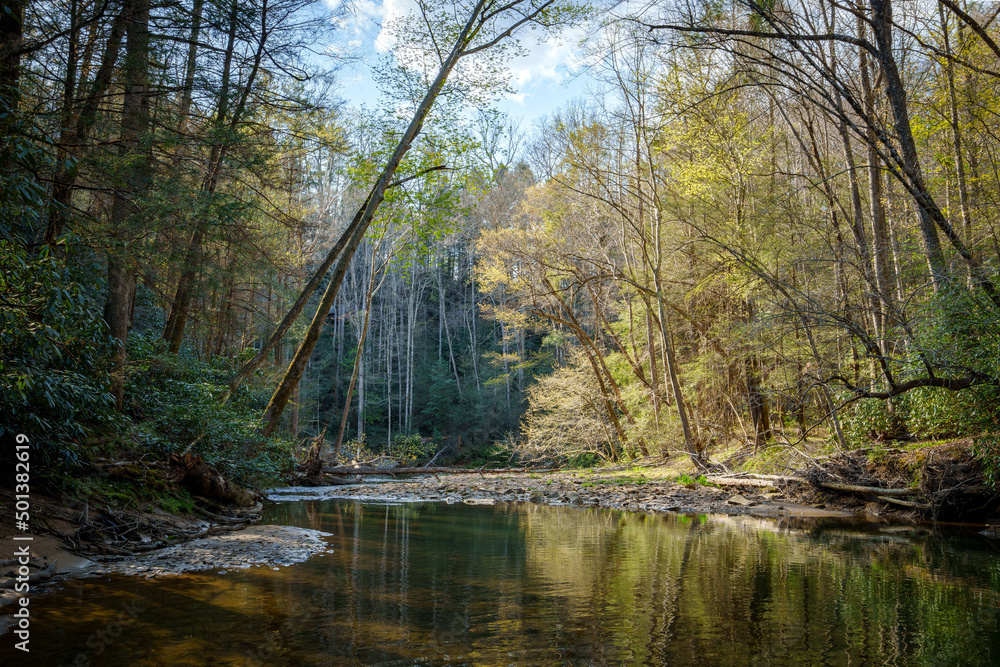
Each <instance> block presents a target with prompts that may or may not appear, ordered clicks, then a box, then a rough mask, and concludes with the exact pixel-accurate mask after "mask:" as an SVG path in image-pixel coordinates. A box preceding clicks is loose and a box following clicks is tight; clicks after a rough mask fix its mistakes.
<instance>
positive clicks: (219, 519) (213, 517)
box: [194, 505, 250, 524]
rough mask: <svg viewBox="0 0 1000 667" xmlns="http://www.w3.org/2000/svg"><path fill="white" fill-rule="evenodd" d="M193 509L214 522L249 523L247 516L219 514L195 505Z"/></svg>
mask: <svg viewBox="0 0 1000 667" xmlns="http://www.w3.org/2000/svg"><path fill="white" fill-rule="evenodd" d="M194 511H195V512H197V513H198V514H200V515H202V516H203V517H205V518H206V519H209V520H211V521H215V522H216V523H229V524H235V523H249V522H250V519H249V518H242V517H231V516H221V515H219V514H214V513H212V512H209V511H208V510H203V509H202V508H200V507H198V506H197V505H195V506H194Z"/></svg>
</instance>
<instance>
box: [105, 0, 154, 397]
mask: <svg viewBox="0 0 1000 667" xmlns="http://www.w3.org/2000/svg"><path fill="white" fill-rule="evenodd" d="M126 34H127V41H126V47H125V58H126V63H125V77H124V78H125V95H124V98H123V104H122V123H121V127H122V129H121V149H120V155H121V159H122V160H124V161H126V162H127V165H126V166H127V167H128V173H129V176H128V179H127V183H126V185H125V186H124V188H127V189H123V188H119V189H118V190H117V191H116V192H115V197H114V203H113V205H112V210H111V228H112V233H113V234H115V236H117V237H118V239H119V240H120V241H130V240H133V239H134V238H135V237H136V236H138V234H137V233H136V231H137V230H136V229H135V227H136V225H137V221H138V217H137V215H136V210H135V209H136V203H135V201H134V198H135V197H138V196H139V195H141V193H142V192H143V191H144V190H145V189H146V187H147V186H148V181H149V171H150V167H151V164H150V156H149V153H148V151H147V150H145V149H144V148H143V146H142V141H143V136H144V135H145V134H146V132H147V131H148V129H149V104H150V90H149V0H132V4H131V11H130V13H129V21H128V27H127V30H126ZM133 261H134V260H133V259H132V258H129V259H120V258H118V257H116V256H114V254H111V255H110V256H109V257H108V294H107V299H106V301H105V305H104V320H105V321H106V322H107V324H108V329H109V331H110V333H111V335H112V336H113V337H114V338H115V339H116V340H118V344H119V347H118V350H117V351H116V353H115V355H114V358H113V359H112V369H111V393H112V395H113V396H114V397H115V403H116V405H117V406H118V409H119V410H121V409H122V407H123V392H124V386H125V341H126V339H127V338H128V334H129V331H130V330H131V328H132V321H133V315H134V312H135V291H136V283H137V279H136V275H137V267H136V266H135V264H134V263H133Z"/></svg>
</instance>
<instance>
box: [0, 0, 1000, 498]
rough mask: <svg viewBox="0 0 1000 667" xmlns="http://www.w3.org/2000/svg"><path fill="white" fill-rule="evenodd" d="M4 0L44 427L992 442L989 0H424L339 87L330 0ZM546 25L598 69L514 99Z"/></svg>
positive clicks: (22, 337)
mask: <svg viewBox="0 0 1000 667" xmlns="http://www.w3.org/2000/svg"><path fill="white" fill-rule="evenodd" d="M2 2H3V9H4V11H3V12H2V14H0V209H2V211H0V264H2V266H3V274H2V277H0V341H2V354H0V431H2V432H3V434H4V435H5V436H7V435H8V434H9V433H16V432H27V433H30V434H32V436H33V442H35V443H36V445H37V446H38V447H39V448H40V452H41V453H42V454H43V456H44V457H45V458H46V460H47V461H49V462H51V463H53V464H59V465H70V466H72V465H74V464H77V463H79V462H80V461H82V460H86V459H88V458H90V457H93V456H99V455H103V454H105V453H107V452H111V451H114V450H115V449H116V448H123V447H124V448H134V449H139V450H143V451H149V452H154V453H156V454H158V455H164V456H165V455H166V454H168V453H173V452H181V451H194V452H195V453H197V454H199V455H201V456H204V457H205V458H206V459H207V460H209V461H210V462H212V463H215V464H216V465H219V466H220V467H223V468H224V469H226V470H227V471H228V472H229V473H230V474H233V475H235V476H236V478H237V479H240V480H242V481H247V482H251V481H254V480H255V479H257V478H259V477H260V476H261V475H264V476H267V475H273V474H276V473H278V472H280V471H283V470H286V469H288V468H289V466H290V465H291V464H292V461H293V455H294V453H295V452H297V451H298V450H299V449H301V448H302V446H303V445H304V444H305V443H307V442H309V441H312V442H314V443H316V442H319V443H323V442H324V440H325V442H326V446H327V447H328V448H330V449H331V450H333V452H334V453H335V454H336V455H337V456H345V457H346V456H354V457H362V458H370V457H372V456H374V455H376V454H379V453H385V454H389V455H392V456H396V457H401V458H407V457H408V458H424V459H429V458H431V457H432V456H434V455H435V454H439V453H445V454H446V455H447V456H446V458H447V457H451V458H454V459H465V460H478V461H482V462H486V461H490V460H493V461H509V460H511V459H512V458H514V457H520V458H522V459H527V460H548V459H559V460H562V461H577V462H593V461H597V460H619V459H634V458H636V457H640V456H669V455H671V454H673V453H675V452H680V453H682V454H684V455H685V456H689V457H691V459H692V460H694V461H696V462H698V463H699V464H700V465H703V464H705V463H706V462H707V461H708V460H709V459H710V458H711V457H712V456H713V455H715V454H717V453H719V452H722V451H731V450H732V449H733V448H740V447H743V448H752V449H753V451H759V450H760V449H761V448H765V447H767V446H768V445H770V444H772V443H775V442H781V443H785V444H790V445H793V446H794V445H796V444H798V443H801V442H803V441H805V440H807V439H814V440H816V439H818V440H822V441H824V442H826V443H828V445H829V446H830V447H831V448H832V449H851V448H854V447H858V446H861V445H863V444H865V443H870V442H871V441H873V440H878V441H888V440H903V439H912V438H946V437H959V436H975V437H976V440H975V445H974V446H975V448H976V451H977V453H978V455H979V456H980V457H981V459H982V460H983V462H984V463H986V464H987V465H986V469H987V471H992V472H989V475H992V477H990V479H995V476H996V474H997V473H996V470H997V469H998V467H1000V444H998V443H1000V437H998V436H997V435H996V433H997V431H998V425H1000V279H998V271H1000V237H998V227H997V220H998V213H1000V211H998V206H1000V170H998V164H1000V163H998V159H1000V156H998V151H1000V140H998V137H997V134H996V132H995V126H996V123H995V122H994V121H995V118H996V117H997V114H998V113H1000V45H998V42H1000V33H998V31H997V27H996V18H997V12H998V10H997V7H996V5H995V3H989V2H976V1H964V2H955V1H953V0H937V2H936V3H915V2H902V1H900V0H896V1H895V2H892V0H870V1H867V2H852V3H847V4H843V3H831V2H827V1H826V0H815V1H809V2H802V3H791V4H789V3H778V2H757V1H756V0H726V1H724V2H714V1H713V2H708V1H707V0H706V1H702V0H691V1H687V2H679V1H674V0H664V1H661V2H653V3H643V4H641V5H640V4H635V3H613V4H608V5H600V4H599V3H572V2H565V1H554V0H514V1H512V2H506V3H497V2H494V1H492V0H478V1H471V0H460V1H453V2H446V1H444V0H415V1H414V2H413V3H412V6H410V8H411V9H412V10H413V11H412V12H410V13H409V14H406V15H403V16H398V17H396V18H394V19H393V20H392V21H390V22H387V24H386V25H385V26H384V27H385V29H386V30H388V31H389V32H388V34H391V36H392V40H391V45H390V46H389V47H387V49H388V50H387V54H386V56H385V57H384V58H383V59H382V60H381V61H380V64H378V65H377V67H376V71H377V77H376V78H377V80H378V82H379V85H380V90H381V91H382V94H381V97H380V99H381V100H382V102H381V103H380V104H379V105H378V106H377V107H375V108H368V107H362V108H354V107H350V106H348V105H347V104H345V103H344V102H343V101H342V100H341V99H339V98H338V95H337V91H338V87H339V86H342V85H343V84H344V79H345V77H346V76H347V74H345V72H346V71H347V70H346V68H348V66H349V65H350V64H351V60H352V58H355V57H358V56H357V54H353V55H352V54H351V53H350V52H348V51H345V50H343V49H339V48H332V47H331V45H332V44H334V43H335V42H336V41H337V39H339V37H338V35H337V31H338V30H342V29H343V23H344V22H343V21H342V20H341V19H342V18H343V14H344V13H349V12H351V11H353V9H352V5H351V4H350V3H349V2H348V3H334V4H335V5H336V6H335V8H333V9H331V6H333V5H324V4H322V3H316V2H308V1H307V0H247V1H244V2H235V1H226V0H207V1H206V0H180V1H178V2H169V3H151V2H150V1H149V0H2ZM408 6H409V5H408ZM557 38H558V39H569V40H572V39H577V38H579V39H580V41H579V43H578V44H575V46H574V48H578V49H579V51H580V54H581V55H580V60H581V63H583V64H584V65H585V68H586V76H587V77H589V79H590V80H591V81H592V85H591V86H590V92H588V93H587V94H586V95H584V96H582V97H580V98H578V99H576V100H574V101H573V102H571V103H569V104H567V105H565V106H564V107H562V108H561V109H559V110H558V111H557V112H555V113H553V114H550V115H549V116H547V117H546V118H544V119H543V120H542V121H540V122H539V123H538V124H537V125H536V126H535V127H523V126H521V125H519V123H518V122H517V120H516V119H514V118H511V117H508V116H505V115H504V114H503V113H501V112H500V111H498V105H497V103H498V101H500V100H502V99H504V98H505V97H506V96H510V95H513V94H515V93H516V85H517V81H516V80H514V79H512V78H511V77H510V73H509V70H508V64H509V62H510V61H511V59H512V58H514V57H516V56H517V55H518V54H519V53H523V52H524V50H525V49H527V48H529V47H530V45H531V44H533V43H534V40H539V39H540V40H553V39H557Z"/></svg>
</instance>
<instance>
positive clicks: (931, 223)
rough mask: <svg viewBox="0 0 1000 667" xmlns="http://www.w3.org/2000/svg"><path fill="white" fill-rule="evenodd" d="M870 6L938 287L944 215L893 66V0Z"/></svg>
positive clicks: (942, 272)
mask: <svg viewBox="0 0 1000 667" xmlns="http://www.w3.org/2000/svg"><path fill="white" fill-rule="evenodd" d="M871 8H872V27H873V30H874V33H875V43H876V46H877V49H878V61H879V66H880V67H881V69H882V75H883V77H884V79H885V93H886V97H887V99H888V101H889V106H890V108H891V109H892V114H893V120H894V125H895V128H896V136H897V138H898V141H899V146H900V152H901V162H902V164H901V166H902V168H903V171H904V173H905V175H906V179H907V181H908V182H907V183H904V185H905V186H907V190H909V191H910V193H911V194H912V195H913V196H914V200H915V202H916V204H917V213H918V217H919V225H918V227H919V230H920V240H921V243H922V244H923V249H924V257H925V259H926V261H927V267H928V270H929V271H930V276H931V281H932V282H933V284H934V286H935V289H939V288H940V287H941V286H942V284H943V282H944V281H945V280H946V279H947V277H948V267H947V264H946V263H945V259H944V253H943V251H942V250H941V241H940V239H939V238H938V234H937V227H936V225H935V217H937V216H940V217H941V218H942V219H943V216H941V212H940V210H939V209H938V208H937V204H935V203H934V201H933V199H931V197H930V194H929V193H928V192H927V188H926V186H925V185H924V176H923V171H922V170H921V168H920V158H919V156H918V155H917V145H916V143H915V142H914V140H913V132H912V130H911V128H910V115H909V111H908V110H907V101H906V89H905V88H904V87H903V80H902V78H901V77H900V75H899V69H898V67H897V66H896V58H895V57H894V56H893V55H892V47H893V42H892V26H893V23H892V0H871ZM935 214H936V215H935Z"/></svg>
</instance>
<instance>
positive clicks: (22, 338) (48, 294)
mask: <svg viewBox="0 0 1000 667" xmlns="http://www.w3.org/2000/svg"><path fill="white" fill-rule="evenodd" d="M0 266H3V267H4V269H3V271H2V273H0V300H2V304H3V305H2V307H0V349H2V350H3V352H2V354H0V436H3V435H5V434H7V433H8V432H12V431H13V432H20V433H26V434H28V435H29V437H30V438H31V440H32V442H33V443H35V444H36V446H38V448H39V454H40V456H41V462H45V463H50V464H51V463H57V464H59V463H69V464H72V463H76V462H78V461H79V455H80V450H79V447H80V445H81V443H82V441H84V440H85V439H86V438H87V437H88V436H90V435H91V434H92V433H94V432H95V431H101V432H114V431H118V430H120V428H121V427H122V426H123V421H122V419H121V418H120V416H119V415H118V412H117V411H116V410H115V405H114V399H113V397H112V396H111V394H110V392H109V387H108V384H107V381H106V380H105V379H103V378H105V377H106V363H107V360H108V359H109V358H110V357H111V355H112V353H113V352H114V349H115V346H116V345H117V342H116V341H115V340H114V339H113V338H111V337H110V336H109V335H108V332H107V327H106V326H105V324H104V320H103V318H102V316H101V311H100V307H99V306H98V304H97V303H95V301H94V300H93V299H92V298H90V297H89V296H88V295H87V294H86V293H85V291H84V290H83V289H81V287H80V285H79V283H78V282H77V281H76V280H74V276H73V275H72V274H71V271H70V269H69V268H68V267H67V266H66V263H65V261H64V260H63V259H62V258H61V257H58V256H56V255H55V254H53V253H52V252H51V249H50V248H49V247H48V246H45V247H43V248H42V249H41V250H40V251H39V252H38V254H35V255H32V254H29V253H28V252H27V250H26V249H25V248H24V247H23V246H21V245H19V244H15V243H11V242H8V241H0Z"/></svg>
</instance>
